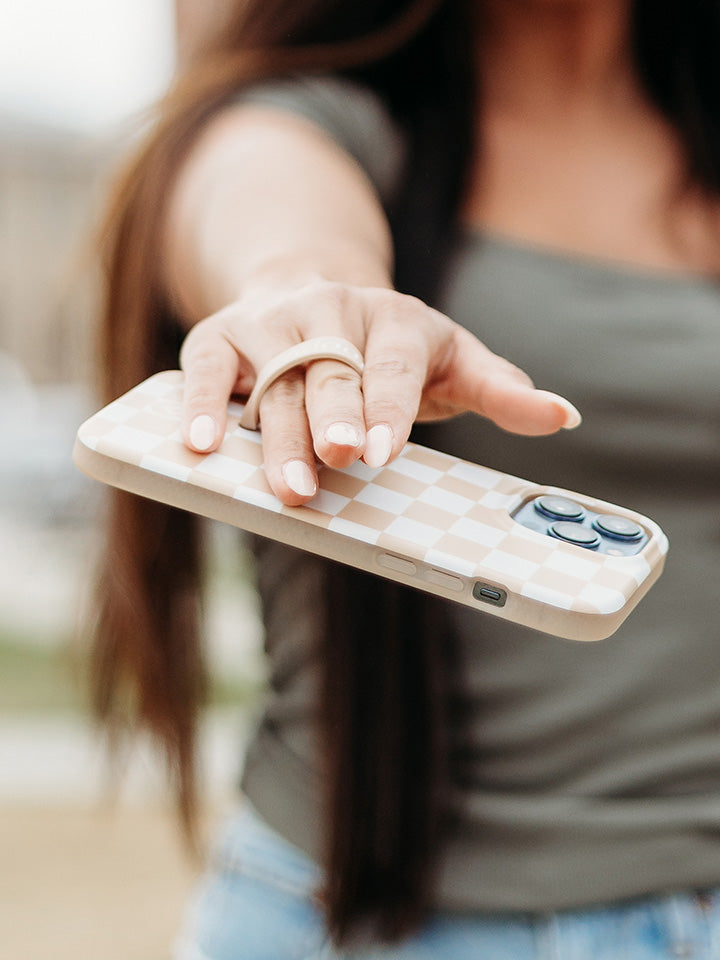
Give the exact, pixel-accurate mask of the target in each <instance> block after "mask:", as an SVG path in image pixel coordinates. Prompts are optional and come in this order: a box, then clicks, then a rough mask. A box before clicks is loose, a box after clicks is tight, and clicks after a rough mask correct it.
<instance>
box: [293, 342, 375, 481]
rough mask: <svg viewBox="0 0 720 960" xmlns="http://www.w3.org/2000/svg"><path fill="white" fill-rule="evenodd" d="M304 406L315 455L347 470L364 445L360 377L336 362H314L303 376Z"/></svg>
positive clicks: (331, 464) (344, 365) (347, 367)
mask: <svg viewBox="0 0 720 960" xmlns="http://www.w3.org/2000/svg"><path fill="white" fill-rule="evenodd" d="M305 407H306V410H307V416H308V421H309V424H310V430H311V433H312V437H313V444H314V448H315V452H316V454H317V456H318V458H319V459H320V460H322V461H323V463H326V464H328V466H331V467H347V466H349V465H350V464H351V463H354V462H355V460H357V458H358V457H359V455H360V452H361V451H362V449H363V448H364V446H365V420H364V417H363V394H362V377H361V376H360V374H358V373H356V372H355V370H353V369H352V367H349V366H348V365H347V364H345V363H339V362H338V361H336V360H317V361H315V362H314V363H312V364H310V366H309V367H308V368H307V372H306V374H305Z"/></svg>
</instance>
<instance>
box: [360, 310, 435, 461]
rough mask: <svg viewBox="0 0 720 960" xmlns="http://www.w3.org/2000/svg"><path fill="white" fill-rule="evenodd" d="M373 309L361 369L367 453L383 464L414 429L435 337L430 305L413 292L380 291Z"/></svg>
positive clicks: (369, 458) (365, 454) (367, 456)
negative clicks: (431, 323)
mask: <svg viewBox="0 0 720 960" xmlns="http://www.w3.org/2000/svg"><path fill="white" fill-rule="evenodd" d="M370 309H371V310H372V314H373V317H372V323H371V326H370V328H369V331H368V337H367V342H366V345H365V371H364V373H363V395H364V400H365V426H366V430H367V436H366V442H365V451H364V453H363V459H364V460H365V462H366V463H367V464H368V465H369V466H371V467H380V466H383V465H384V464H385V463H387V462H388V460H390V459H392V458H393V457H395V456H397V454H398V453H399V452H400V450H402V448H403V446H404V445H405V443H406V442H407V438H408V436H409V435H410V430H411V429H412V425H413V422H414V421H415V418H416V416H417V412H418V408H419V405H420V400H421V398H422V392H423V387H424V385H425V380H426V377H427V371H428V361H429V356H430V353H431V352H432V351H433V350H434V349H435V343H434V340H435V337H434V334H433V331H432V328H431V325H429V324H428V308H427V307H426V306H425V305H424V304H423V303H421V302H420V301H419V300H416V299H415V298H413V297H402V296H399V295H397V294H391V295H390V296H385V295H379V296H377V297H375V298H374V302H372V303H371V305H370Z"/></svg>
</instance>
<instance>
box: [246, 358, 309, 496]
mask: <svg viewBox="0 0 720 960" xmlns="http://www.w3.org/2000/svg"><path fill="white" fill-rule="evenodd" d="M260 418H261V422H262V443H263V456H264V460H265V475H266V477H267V480H268V483H269V484H270V487H271V488H272V491H273V493H274V494H275V495H276V496H277V497H278V498H279V499H280V500H282V502H283V503H287V504H289V505H290V506H298V505H299V504H301V503H306V502H307V501H308V500H310V499H311V498H312V497H313V496H314V495H315V493H316V492H317V471H316V469H315V457H314V454H313V445H312V437H311V435H310V427H309V425H308V421H307V416H306V415H305V382H304V371H303V370H302V369H300V368H295V369H293V370H290V371H289V372H288V373H285V374H283V375H282V377H280V378H279V379H278V380H276V381H275V383H274V384H273V385H272V386H271V387H269V388H268V390H267V392H266V393H265V394H264V396H263V398H262V400H261V401H260Z"/></svg>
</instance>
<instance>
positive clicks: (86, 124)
mask: <svg viewBox="0 0 720 960" xmlns="http://www.w3.org/2000/svg"><path fill="white" fill-rule="evenodd" d="M173 60H174V45H173V20H172V0H0V112H2V113H9V114H12V115H14V116H18V117H22V118H25V119H29V120H31V121H35V122H39V123H46V124H51V125H52V126H55V127H62V128H65V129H68V130H72V131H78V132H87V133H91V134H102V133H104V132H106V131H109V130H111V129H112V128H113V127H116V126H117V125H119V124H120V123H121V122H122V121H123V120H125V119H127V118H129V117H131V116H132V115H134V114H136V113H137V112H138V111H140V110H142V108H143V107H146V106H147V105H148V104H149V103H151V102H152V101H153V100H154V99H155V98H156V97H157V96H158V95H159V94H161V93H162V91H163V89H164V88H165V86H166V85H167V82H168V80H169V79H170V76H171V73H172V69H173Z"/></svg>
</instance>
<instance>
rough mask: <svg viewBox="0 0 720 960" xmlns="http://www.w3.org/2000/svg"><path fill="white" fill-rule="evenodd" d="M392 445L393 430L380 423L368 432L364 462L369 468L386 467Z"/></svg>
mask: <svg viewBox="0 0 720 960" xmlns="http://www.w3.org/2000/svg"><path fill="white" fill-rule="evenodd" d="M392 445H393V432H392V430H391V429H390V427H389V426H388V425H387V424H386V423H378V424H377V425H376V426H374V427H371V428H370V429H369V430H368V432H367V437H366V438H365V453H364V454H363V460H364V461H365V463H366V464H367V465H368V466H369V467H384V466H385V464H386V463H387V462H388V460H389V458H390V454H391V452H392Z"/></svg>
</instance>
